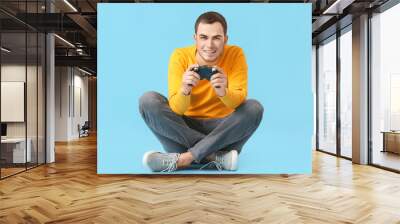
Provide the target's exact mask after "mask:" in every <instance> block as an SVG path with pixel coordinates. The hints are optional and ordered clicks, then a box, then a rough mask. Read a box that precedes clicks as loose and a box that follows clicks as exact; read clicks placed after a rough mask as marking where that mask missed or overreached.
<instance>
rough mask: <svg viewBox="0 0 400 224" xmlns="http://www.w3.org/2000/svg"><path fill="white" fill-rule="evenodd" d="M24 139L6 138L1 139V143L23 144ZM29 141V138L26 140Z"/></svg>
mask: <svg viewBox="0 0 400 224" xmlns="http://www.w3.org/2000/svg"><path fill="white" fill-rule="evenodd" d="M24 141H25V138H6V139H1V143H20V142H24ZM28 141H29V138H28Z"/></svg>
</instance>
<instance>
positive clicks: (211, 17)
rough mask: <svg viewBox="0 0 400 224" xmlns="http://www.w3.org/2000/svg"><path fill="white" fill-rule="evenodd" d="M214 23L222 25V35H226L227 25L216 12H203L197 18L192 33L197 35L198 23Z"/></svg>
mask: <svg viewBox="0 0 400 224" xmlns="http://www.w3.org/2000/svg"><path fill="white" fill-rule="evenodd" d="M215 22H218V23H220V24H221V25H222V28H223V29H224V34H225V35H226V33H227V31H228V25H227V24H226V20H225V18H224V17H223V16H222V15H221V14H219V13H218V12H205V13H203V14H201V15H200V16H199V18H197V20H196V23H195V25H194V33H197V28H198V27H199V24H200V23H205V24H213V23H215Z"/></svg>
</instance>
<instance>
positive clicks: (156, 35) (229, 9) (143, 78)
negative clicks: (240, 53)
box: [97, 3, 313, 174]
mask: <svg viewBox="0 0 400 224" xmlns="http://www.w3.org/2000/svg"><path fill="white" fill-rule="evenodd" d="M206 11H217V12H219V13H221V14H222V15H224V17H225V18H226V20H227V22H228V36H229V40H228V44H231V45H238V46H240V47H242V49H243V50H244V52H245V54H246V57H247V63H248V67H249V83H248V87H249V90H248V98H254V99H257V100H259V101H260V102H261V103H262V104H263V106H264V118H263V120H262V122H261V124H260V126H259V128H258V130H257V131H256V132H255V134H254V135H253V136H252V137H251V138H250V140H249V141H248V142H247V144H246V145H245V146H244V148H243V151H242V153H241V154H240V157H239V169H238V170H237V171H235V172H227V171H225V172H223V173H229V174H276V173H288V174H293V173H311V136H312V129H313V104H312V92H311V4H262V3H253V4H248V3H245V4H149V3H144V4H98V110H97V111H98V133H97V134H98V139H97V141H98V147H97V149H98V154H97V155H98V166H97V169H98V173H99V174H146V173H152V172H150V171H149V170H148V169H147V168H146V167H143V166H142V156H143V154H144V153H145V152H146V151H148V150H158V151H163V149H162V146H161V144H160V143H159V142H158V140H157V138H156V137H155V136H154V135H153V134H152V132H151V131H150V130H149V129H148V127H147V126H146V124H145V123H144V121H143V120H142V118H141V116H140V114H139V110H138V99H139V97H140V96H141V95H142V94H143V93H144V92H146V91H149V90H155V91H158V92H160V93H162V94H163V95H165V96H167V95H168V92H167V68H168V61H169V57H170V54H171V53H172V51H173V50H174V49H175V48H178V47H183V46H187V45H191V44H194V41H193V33H194V23H195V20H196V18H197V17H198V16H199V15H200V14H202V13H204V12H206ZM176 173H177V174H187V173H190V174H193V173H196V174H204V173H209V174H220V173H221V172H216V171H212V170H211V171H209V170H207V171H203V170H201V171H200V170H194V171H192V170H190V171H187V170H182V171H178V172H176ZM157 174H158V173H157Z"/></svg>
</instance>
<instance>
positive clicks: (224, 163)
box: [200, 150, 238, 171]
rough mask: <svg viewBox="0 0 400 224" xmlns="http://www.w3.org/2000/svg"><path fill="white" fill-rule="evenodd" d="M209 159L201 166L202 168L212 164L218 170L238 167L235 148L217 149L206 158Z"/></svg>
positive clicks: (232, 169)
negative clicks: (227, 149)
mask: <svg viewBox="0 0 400 224" xmlns="http://www.w3.org/2000/svg"><path fill="white" fill-rule="evenodd" d="M207 159H208V160H211V161H210V162H209V163H207V164H205V165H204V166H202V167H201V168H200V169H203V168H205V167H207V166H210V165H214V166H215V167H216V168H217V169H218V170H219V171H221V170H231V171H234V170H237V167H238V152H237V151H236V150H231V151H218V152H216V153H214V154H213V155H211V156H210V157H208V158H207Z"/></svg>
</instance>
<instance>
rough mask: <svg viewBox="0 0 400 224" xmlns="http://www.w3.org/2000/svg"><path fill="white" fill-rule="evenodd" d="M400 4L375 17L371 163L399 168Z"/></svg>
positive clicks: (373, 24) (373, 31)
mask: <svg viewBox="0 0 400 224" xmlns="http://www.w3.org/2000/svg"><path fill="white" fill-rule="evenodd" d="M399 21H400V4H398V5H396V6H394V7H392V8H390V9H388V10H387V11H385V12H383V13H381V14H376V15H374V16H373V17H372V19H371V23H372V28H371V29H372V37H371V39H372V74H371V75H372V77H371V85H372V90H371V91H372V93H371V94H372V99H371V104H372V107H371V108H372V111H371V116H372V125H371V128H372V130H371V132H372V155H371V156H372V163H373V164H377V165H380V166H384V167H388V168H391V169H396V170H400V103H399V102H400V63H399V58H400V42H399V40H400V33H399V32H398V29H399Z"/></svg>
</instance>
